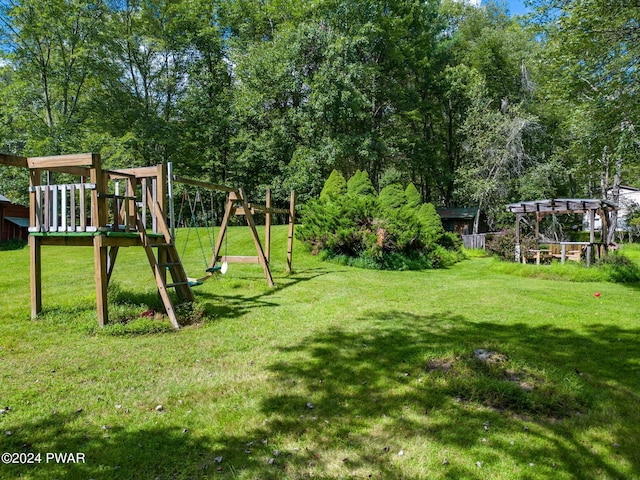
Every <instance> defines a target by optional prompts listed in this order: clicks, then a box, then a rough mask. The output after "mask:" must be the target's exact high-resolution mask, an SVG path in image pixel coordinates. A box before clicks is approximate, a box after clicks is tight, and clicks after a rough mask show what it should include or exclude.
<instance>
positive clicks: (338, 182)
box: [320, 170, 347, 199]
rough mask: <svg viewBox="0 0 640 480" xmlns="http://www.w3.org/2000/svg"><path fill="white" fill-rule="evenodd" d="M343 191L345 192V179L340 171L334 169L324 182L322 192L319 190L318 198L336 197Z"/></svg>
mask: <svg viewBox="0 0 640 480" xmlns="http://www.w3.org/2000/svg"><path fill="white" fill-rule="evenodd" d="M345 193H347V181H346V180H345V179H344V177H343V176H342V174H341V173H340V172H338V171H337V170H334V171H333V172H331V175H329V178H328V179H327V181H326V182H325V184H324V188H323V189H322V192H320V198H321V199H330V198H337V197H339V196H340V195H344V194H345Z"/></svg>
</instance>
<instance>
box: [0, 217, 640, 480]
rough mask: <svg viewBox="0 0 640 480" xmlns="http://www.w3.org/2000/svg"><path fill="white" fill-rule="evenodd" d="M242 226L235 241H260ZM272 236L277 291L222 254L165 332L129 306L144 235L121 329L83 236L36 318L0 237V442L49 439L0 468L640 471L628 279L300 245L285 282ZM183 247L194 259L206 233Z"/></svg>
mask: <svg viewBox="0 0 640 480" xmlns="http://www.w3.org/2000/svg"><path fill="white" fill-rule="evenodd" d="M245 230H246V228H233V229H231V231H230V238H229V244H228V253H229V254H230V255H232V254H251V248H252V244H251V240H250V239H249V238H248V237H247V236H246V231H245ZM184 233H185V232H181V236H180V237H179V250H180V251H182V247H181V245H180V244H181V242H182V241H183V239H184ZM285 245H286V228H285V227H277V228H275V229H274V240H273V249H272V251H273V253H272V267H273V268H272V270H273V276H274V280H275V282H276V284H277V285H278V288H276V289H270V288H268V287H267V286H266V281H265V279H264V277H263V275H262V270H261V269H260V267H259V266H257V265H231V266H230V268H229V272H228V274H227V275H225V276H216V277H215V278H213V279H211V280H209V281H207V282H206V283H205V284H204V285H202V286H200V287H197V289H195V292H196V296H197V299H198V305H197V308H196V312H195V313H194V314H193V315H194V316H195V317H198V318H200V317H201V319H200V321H198V322H196V323H195V324H193V325H190V326H187V327H185V328H183V329H181V330H180V331H178V332H174V331H172V330H170V329H168V328H166V325H167V324H166V323H165V322H164V321H163V320H153V321H150V320H144V319H137V317H138V316H139V314H140V313H142V312H143V311H145V310H147V309H148V308H150V307H151V308H158V301H157V295H156V294H155V289H154V282H153V277H152V274H151V271H150V269H149V267H148V264H146V257H145V255H144V252H143V251H142V250H141V249H134V248H130V249H124V250H123V251H122V253H121V256H120V257H119V259H118V264H117V265H116V270H115V272H114V276H113V283H114V286H113V288H112V290H111V297H112V298H111V300H112V302H111V305H110V308H111V314H112V317H116V318H119V319H120V320H121V321H123V322H124V321H125V320H128V324H127V325H116V326H109V327H107V328H105V329H104V330H101V329H99V328H98V327H97V324H96V319H95V305H94V301H95V292H94V277H93V258H92V250H91V249H87V248H62V247H61V248H58V247H45V248H44V250H43V252H44V261H43V286H44V287H43V289H44V291H43V305H44V311H43V314H42V316H41V318H39V319H38V320H35V321H32V320H30V319H29V312H30V307H29V255H28V249H26V248H25V249H22V250H12V251H0V409H3V410H5V411H4V412H3V413H0V453H1V452H15V453H21V452H23V453H33V454H36V453H40V454H41V463H36V464H30V465H0V478H33V479H52V478H78V479H89V478H93V479H134V478H140V479H156V478H159V479H187V478H221V479H222V478H242V479H255V478H260V479H271V478H283V479H284V478H289V479H295V478H406V479H418V478H425V479H426V478H429V479H438V478H452V479H459V478H467V479H476V478H477V479H513V478H527V479H536V478H540V479H546V478H560V479H578V478H579V479H609V478H610V479H614V478H627V479H629V478H640V428H638V425H640V342H639V340H640V335H639V333H640V326H639V325H638V297H639V295H640V292H639V291H638V288H639V285H637V284H615V283H602V282H589V281H581V282H569V281H566V280H549V279H541V278H528V277H524V276H521V275H518V274H513V272H509V271H503V270H501V268H500V267H499V266H497V265H496V263H495V262H496V261H495V260H493V259H491V258H478V257H477V256H476V258H470V259H468V260H465V261H463V262H461V263H459V264H457V265H455V266H454V267H451V268H449V269H443V270H432V271H417V272H416V271H413V272H411V271H409V272H384V271H370V270H361V269H355V268H349V267H343V266H339V265H335V264H331V263H326V262H324V263H323V262H320V261H318V260H317V259H316V258H315V257H312V256H310V255H308V254H307V253H306V252H305V251H304V249H303V248H302V247H301V246H300V245H299V244H296V249H295V251H294V270H295V271H294V273H293V274H291V275H287V274H286V273H285V268H284V267H285V250H286V246H285ZM632 251H635V250H632ZM184 257H185V259H184V261H185V264H186V269H187V273H188V274H189V275H190V276H196V275H198V274H199V273H200V272H202V270H203V269H204V261H203V259H202V254H201V252H200V250H199V246H198V245H197V242H193V241H192V240H190V243H189V245H188V247H187V249H186V251H185V255H184ZM541 268H544V267H541ZM554 268H557V267H554ZM596 291H597V292H600V294H601V295H600V297H595V296H594V293H595V292H596ZM478 349H484V350H485V351H488V352H493V353H492V354H490V355H489V357H490V358H489V359H488V360H487V361H482V360H479V359H477V358H476V355H475V354H474V351H476V350H478ZM160 406H161V407H160ZM5 407H9V409H8V410H6V408H5ZM76 452H80V453H83V454H84V456H85V459H86V460H85V463H77V464H72V463H68V464H62V463H57V464H56V463H53V461H51V460H50V461H49V463H47V462H46V457H45V454H46V453H76Z"/></svg>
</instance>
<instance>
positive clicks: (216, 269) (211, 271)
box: [206, 265, 222, 273]
mask: <svg viewBox="0 0 640 480" xmlns="http://www.w3.org/2000/svg"><path fill="white" fill-rule="evenodd" d="M220 269H222V267H221V266H220V265H214V266H213V267H209V268H207V270H206V272H207V273H215V272H219V271H220Z"/></svg>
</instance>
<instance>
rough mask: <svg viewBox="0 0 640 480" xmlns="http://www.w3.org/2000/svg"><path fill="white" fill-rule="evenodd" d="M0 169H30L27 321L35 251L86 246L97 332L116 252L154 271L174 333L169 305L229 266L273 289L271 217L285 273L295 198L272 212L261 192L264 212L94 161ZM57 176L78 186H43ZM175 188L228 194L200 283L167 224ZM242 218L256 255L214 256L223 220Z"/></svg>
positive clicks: (231, 195)
mask: <svg viewBox="0 0 640 480" xmlns="http://www.w3.org/2000/svg"><path fill="white" fill-rule="evenodd" d="M0 165H8V166H13V167H21V168H27V169H29V173H30V180H29V183H30V187H29V211H30V219H29V224H30V226H29V250H30V265H31V267H30V269H31V271H30V278H31V316H32V317H33V318H35V317H36V316H37V315H38V314H39V313H40V312H41V310H42V269H41V265H42V247H43V246H47V245H58V246H85V247H93V250H94V266H95V286H96V309H97V318H98V323H99V324H100V326H104V324H105V323H107V322H108V318H109V311H108V302H107V289H108V286H109V281H110V279H111V275H112V273H113V269H114V266H115V264H116V259H117V257H118V251H119V249H120V248H123V247H142V248H143V249H144V251H145V254H146V256H147V259H148V261H149V265H150V267H151V270H152V272H153V276H154V278H155V282H156V285H157V289H158V294H159V296H160V298H161V299H162V303H163V305H164V307H165V310H166V313H167V316H168V318H169V320H170V322H171V324H172V325H173V327H174V328H176V329H178V328H179V327H180V325H179V323H178V318H177V315H176V306H175V305H174V300H173V299H172V296H171V295H169V290H173V291H174V292H175V298H176V299H177V302H179V304H184V303H190V302H193V301H194V299H195V297H194V294H193V291H192V288H191V287H193V286H196V285H199V284H201V283H202V282H204V281H205V280H207V279H208V278H211V277H212V276H213V275H214V274H215V273H216V272H220V271H225V270H226V266H227V264H228V263H255V264H259V265H260V266H261V267H262V269H263V271H264V275H265V277H266V280H267V283H268V285H269V286H270V287H273V286H274V282H273V278H272V276H271V271H270V268H269V259H270V241H271V238H270V236H271V235H270V231H271V220H272V219H271V216H272V215H273V214H280V215H286V216H288V220H289V230H288V246H287V271H288V272H290V271H291V262H292V248H293V230H294V221H295V192H293V191H292V192H291V197H290V204H289V208H288V209H279V208H273V207H272V206H271V196H270V194H269V192H268V191H267V195H266V205H254V204H250V203H249V202H248V201H247V199H246V197H245V194H244V193H243V191H242V189H241V188H234V187H228V186H225V185H216V184H213V183H208V182H202V181H199V180H191V179H188V178H182V177H178V176H175V175H173V173H172V172H171V171H170V170H171V166H170V165H169V166H167V165H164V164H160V165H156V166H151V167H140V168H127V169H114V170H108V169H103V168H102V161H101V158H100V155H98V154H92V153H87V154H78V155H59V156H51V157H29V158H27V157H17V156H11V155H2V154H0ZM47 172H56V173H63V174H67V175H68V176H72V177H73V178H74V179H77V181H75V182H72V183H65V184H45V183H43V177H44V174H45V173H47ZM174 182H176V183H182V184H185V185H191V186H195V187H198V188H204V189H209V190H217V191H222V192H225V193H226V194H227V196H226V203H225V211H224V217H223V219H222V223H221V225H220V228H219V232H218V236H217V239H216V242H215V247H214V250H213V253H212V256H211V259H210V261H209V264H208V266H207V268H206V270H205V274H204V275H203V276H200V277H199V278H190V277H188V276H187V274H186V272H185V270H184V267H183V264H182V260H181V258H180V255H179V253H178V250H177V249H176V243H175V230H174V226H175V219H174V218H173V215H174V214H173V212H174V207H173V184H174ZM256 212H259V213H262V214H264V216H265V247H264V248H263V246H262V242H261V241H260V237H259V235H258V232H257V229H256V223H255V219H254V215H255V213H256ZM234 215H236V216H244V217H245V219H246V225H247V227H248V228H249V230H250V231H251V236H252V238H253V241H254V245H255V249H256V253H257V255H255V256H228V255H226V252H225V255H220V253H221V249H222V246H223V242H224V240H225V236H226V234H227V226H228V223H229V220H230V219H231V217H233V216H234Z"/></svg>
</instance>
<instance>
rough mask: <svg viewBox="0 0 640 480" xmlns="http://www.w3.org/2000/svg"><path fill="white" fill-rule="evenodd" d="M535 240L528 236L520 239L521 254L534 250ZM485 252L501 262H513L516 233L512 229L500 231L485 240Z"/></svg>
mask: <svg viewBox="0 0 640 480" xmlns="http://www.w3.org/2000/svg"><path fill="white" fill-rule="evenodd" d="M535 245H536V243H535V239H534V238H532V237H529V236H521V237H520V250H521V251H522V252H524V251H526V250H529V249H533V248H535ZM486 248H487V251H488V252H490V253H492V254H494V255H496V256H497V257H499V258H501V259H502V260H508V261H512V262H513V261H515V251H516V231H515V230H514V229H512V228H509V229H505V230H502V231H501V232H498V233H496V234H494V235H492V236H490V237H488V238H487V246H486Z"/></svg>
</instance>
